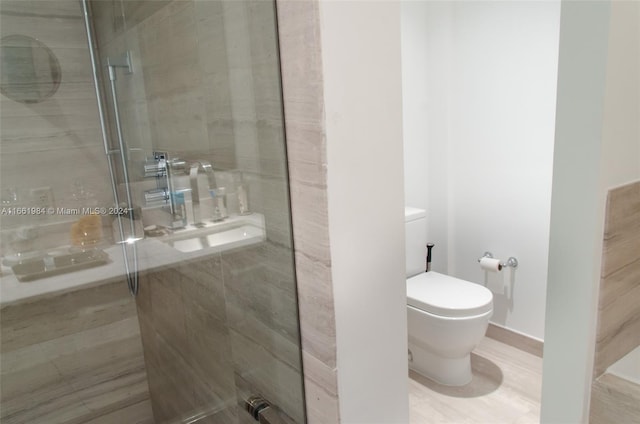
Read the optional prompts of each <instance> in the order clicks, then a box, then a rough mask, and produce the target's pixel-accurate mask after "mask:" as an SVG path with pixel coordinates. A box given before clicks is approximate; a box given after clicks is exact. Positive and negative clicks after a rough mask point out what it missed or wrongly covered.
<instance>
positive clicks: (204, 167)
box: [0, 0, 306, 424]
mask: <svg viewBox="0 0 640 424" xmlns="http://www.w3.org/2000/svg"><path fill="white" fill-rule="evenodd" d="M0 19H1V22H0V31H1V34H0V35H1V36H2V40H1V59H2V62H1V71H2V73H1V74H0V76H1V88H2V90H1V91H2V96H1V99H0V102H1V103H0V106H1V109H0V119H1V122H0V123H1V127H0V137H1V140H0V165H1V168H0V189H1V195H2V196H1V201H2V205H1V206H2V214H1V215H0V220H1V221H0V225H1V227H0V247H1V254H2V274H1V275H0V301H1V310H0V314H1V315H0V318H1V321H0V326H1V330H2V332H1V339H0V390H1V391H0V422H2V423H3V424H5V423H25V422H29V423H48V424H50V423H85V422H86V423H89V422H95V423H97V422H100V423H111V422H113V423H118V424H119V423H192V422H198V423H225V424H233V423H249V422H255V419H254V418H253V417H252V416H251V415H250V414H249V413H248V412H246V411H245V403H246V401H247V400H249V399H252V402H253V405H254V407H257V408H258V409H260V408H264V407H265V406H266V405H270V406H269V407H268V408H267V409H264V410H263V413H265V412H266V411H268V415H269V416H270V418H271V419H272V421H275V422H284V423H304V422H306V419H305V411H304V393H303V385H302V368H301V358H300V356H301V355H300V335H299V324H298V311H297V295H296V285H295V269H294V262H293V253H292V237H291V223H290V221H291V219H290V209H289V191H288V190H289V188H288V176H287V162H286V150H285V140H284V127H283V114H282V98H281V97H282V96H281V86H280V70H279V56H278V43H277V26H276V14H275V4H274V2H272V1H266V0H265V1H216V0H171V1H169V0H166V1H165V0H146V1H132V0H86V1H85V0H82V1H78V0H57V1H28V0H0Z"/></svg>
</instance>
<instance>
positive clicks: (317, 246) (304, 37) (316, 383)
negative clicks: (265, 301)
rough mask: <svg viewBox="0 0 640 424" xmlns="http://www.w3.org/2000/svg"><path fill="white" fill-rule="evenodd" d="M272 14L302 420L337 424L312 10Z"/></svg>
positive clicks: (293, 7) (281, 4)
mask: <svg viewBox="0 0 640 424" xmlns="http://www.w3.org/2000/svg"><path fill="white" fill-rule="evenodd" d="M277 8H278V26H279V27H278V30H279V37H280V56H281V66H282V81H283V95H284V107H285V116H286V119H285V121H286V124H285V126H286V134H287V153H288V160H289V179H290V184H291V209H292V213H293V234H294V244H295V257H296V278H297V281H298V301H299V308H300V326H301V333H302V351H303V364H304V380H305V390H306V405H307V417H308V420H309V423H311V424H314V423H337V422H339V410H338V388H337V375H336V344H335V343H336V341H335V337H336V333H335V314H334V307H333V287H332V281H331V256H330V248H329V232H328V212H327V185H326V181H327V179H326V163H327V161H326V144H325V132H324V128H325V126H324V103H323V80H322V58H321V54H320V51H321V50H320V49H321V45H320V28H319V17H318V13H319V11H318V2H316V1H299V2H291V1H284V0H283V1H278V2H277Z"/></svg>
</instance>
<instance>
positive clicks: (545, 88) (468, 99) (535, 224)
mask: <svg viewBox="0 0 640 424" xmlns="http://www.w3.org/2000/svg"><path fill="white" fill-rule="evenodd" d="M559 12H560V4H559V2H557V1H554V2H495V1H477V2H420V3H414V2H406V3H403V15H402V18H403V21H402V30H403V57H402V60H403V102H404V107H405V110H406V113H405V115H404V129H405V139H404V141H405V191H406V193H407V203H408V204H409V205H410V206H417V207H423V208H426V209H427V211H428V232H429V235H430V241H432V242H433V243H435V245H436V247H435V248H434V266H433V268H434V270H437V271H441V272H446V273H448V274H450V275H454V276H456V277H459V278H463V279H466V280H470V281H476V282H480V283H485V277H486V276H485V273H484V272H483V271H481V270H480V268H479V267H478V264H477V261H476V260H477V258H478V257H480V256H481V255H482V253H483V252H484V251H486V250H489V251H491V252H492V253H493V254H494V255H495V256H497V257H499V258H502V259H505V260H506V259H507V257H509V256H515V257H517V258H518V260H519V261H520V267H519V268H518V270H517V271H516V272H515V273H514V274H513V275H510V274H509V273H503V274H502V275H500V276H499V277H500V278H502V279H504V281H503V284H504V285H505V286H506V289H504V290H497V289H496V290H494V316H493V318H492V321H493V322H494V323H497V324H500V325H503V326H505V327H508V328H510V329H513V330H516V331H518V332H521V333H524V334H527V335H529V336H533V337H537V338H540V339H542V338H543V335H544V314H545V293H546V279H547V256H548V235H549V214H550V202H551V175H552V158H553V139H554V122H555V99H556V76H557V53H558V33H559ZM425 81H426V82H425ZM425 146H426V152H425ZM425 193H426V195H425ZM493 282H494V283H495V281H493ZM501 286H502V285H498V287H501ZM493 287H495V286H493Z"/></svg>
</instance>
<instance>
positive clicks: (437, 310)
mask: <svg viewBox="0 0 640 424" xmlns="http://www.w3.org/2000/svg"><path fill="white" fill-rule="evenodd" d="M407 304H408V305H410V306H413V307H414V308H417V309H420V310H423V311H425V312H429V313H431V314H434V315H440V316H445V317H466V316H473V315H480V314H483V313H485V312H489V311H490V310H491V309H492V308H493V293H491V291H490V290H489V289H487V288H486V287H484V286H481V285H479V284H474V283H471V282H469V281H464V280H460V279H457V278H454V277H449V276H448V275H444V274H439V273H437V272H433V271H430V272H425V273H422V274H419V275H416V276H415V277H411V278H409V279H408V280H407Z"/></svg>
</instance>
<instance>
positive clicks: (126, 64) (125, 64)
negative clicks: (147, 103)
mask: <svg viewBox="0 0 640 424" xmlns="http://www.w3.org/2000/svg"><path fill="white" fill-rule="evenodd" d="M107 67H108V68H109V79H111V81H115V80H116V72H115V68H124V73H125V74H132V73H133V62H132V61H131V52H129V50H127V51H126V52H124V54H122V55H121V56H116V57H108V58H107Z"/></svg>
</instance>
